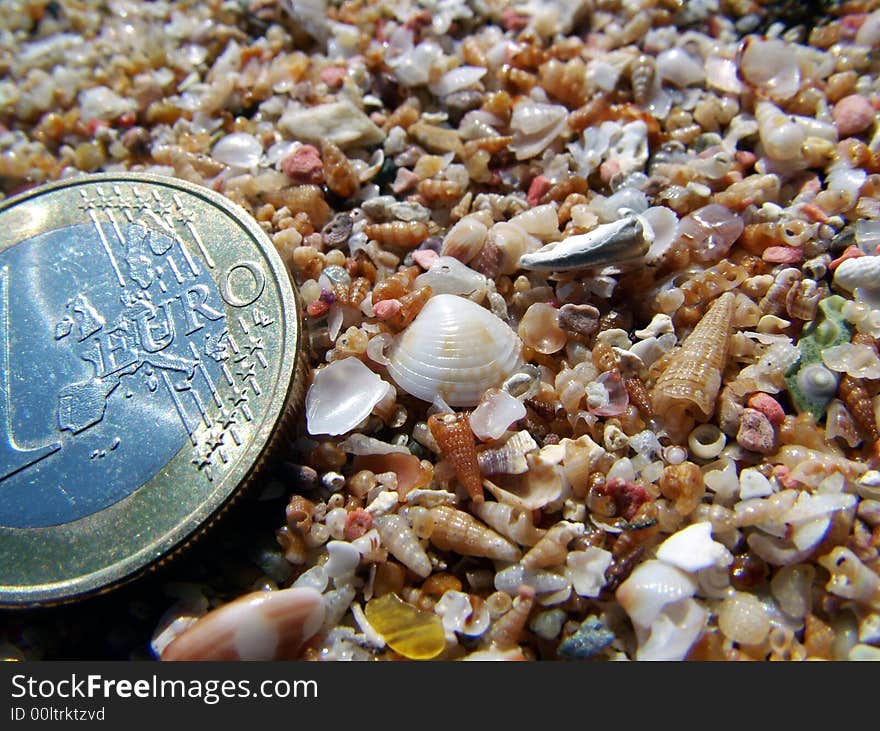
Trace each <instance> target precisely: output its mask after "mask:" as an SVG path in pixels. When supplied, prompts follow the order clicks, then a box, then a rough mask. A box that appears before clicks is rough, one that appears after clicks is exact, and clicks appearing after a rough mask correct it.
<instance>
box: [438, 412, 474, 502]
mask: <svg viewBox="0 0 880 731" xmlns="http://www.w3.org/2000/svg"><path fill="white" fill-rule="evenodd" d="M428 428H429V429H430V430H431V434H433V435H434V439H436V440H437V444H439V445H440V450H441V451H442V452H443V456H444V457H445V458H446V459H448V460H449V462H450V463H451V464H452V467H453V469H454V470H455V476H456V477H457V478H458V481H459V482H461V484H462V485H464V488H465V490H467V492H468V495H470V496H471V500H473V501H474V502H475V503H481V502H483V478H482V476H481V475H480V465H479V463H478V462H477V443H476V440H475V439H474V433H473V432H472V431H471V425H470V421H468V415H467V414H465V413H460V414H431V416H429V417H428Z"/></svg>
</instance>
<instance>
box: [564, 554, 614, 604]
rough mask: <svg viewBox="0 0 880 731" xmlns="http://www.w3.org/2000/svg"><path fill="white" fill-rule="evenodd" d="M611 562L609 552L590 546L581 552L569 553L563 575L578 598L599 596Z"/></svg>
mask: <svg viewBox="0 0 880 731" xmlns="http://www.w3.org/2000/svg"><path fill="white" fill-rule="evenodd" d="M611 561H612V555H611V552H610V551H606V550H605V549H604V548H597V547H596V546H590V547H589V548H587V549H585V550H583V551H571V552H570V553H569V554H568V556H567V557H566V559H565V575H566V576H567V577H568V580H569V581H570V582H571V585H572V587H573V588H574V591H575V593H576V594H577V595H578V596H587V597H597V596H599V592H600V591H602V587H603V586H605V571H607V570H608V567H609V566H611Z"/></svg>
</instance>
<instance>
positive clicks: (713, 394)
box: [651, 292, 736, 421]
mask: <svg viewBox="0 0 880 731" xmlns="http://www.w3.org/2000/svg"><path fill="white" fill-rule="evenodd" d="M735 299H736V295H734V294H733V292H725V293H724V294H722V295H721V296H720V297H719V298H718V299H716V300H715V301H714V302H713V303H712V306H711V307H710V308H709V310H708V311H707V312H706V314H705V315H703V317H702V319H701V320H700V321H699V322H698V323H697V326H696V327H695V328H694V329H693V331H692V332H691V334H690V335H688V337H687V339H686V340H685V341H684V344H683V345H682V347H681V350H680V351H679V352H678V353H677V354H676V355H675V356H674V357H673V358H672V360H671V362H670V363H669V365H668V366H667V367H666V370H664V371H663V373H662V374H661V375H660V377H659V378H658V379H657V383H656V384H655V385H654V388H653V390H652V391H651V402H652V404H653V406H654V412H655V413H657V414H663V415H664V417H665V418H666V420H667V421H670V420H672V419H674V418H675V416H676V415H680V414H682V413H684V412H687V413H688V414H689V415H690V416H692V417H694V418H697V419H703V420H705V419H708V418H709V417H710V416H711V415H712V412H713V411H714V405H715V399H716V398H717V397H718V392H719V391H720V389H721V373H722V371H723V370H724V364H725V363H726V361H727V345H728V342H729V340H730V328H731V323H732V320H733V303H734V300H735Z"/></svg>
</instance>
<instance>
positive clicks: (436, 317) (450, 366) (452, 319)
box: [388, 294, 522, 406]
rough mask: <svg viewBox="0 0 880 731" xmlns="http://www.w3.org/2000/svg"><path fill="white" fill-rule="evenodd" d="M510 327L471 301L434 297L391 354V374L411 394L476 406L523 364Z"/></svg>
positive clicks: (449, 295) (399, 338)
mask: <svg viewBox="0 0 880 731" xmlns="http://www.w3.org/2000/svg"><path fill="white" fill-rule="evenodd" d="M521 351H522V341H521V340H520V339H519V337H518V336H517V334H516V333H515V332H514V331H513V330H512V329H511V327H510V326H509V325H508V324H507V323H506V322H504V321H502V320H501V319H500V318H498V317H496V316H495V315H493V314H492V313H491V312H490V311H489V310H487V309H486V308H485V307H481V306H480V305H478V304H476V303H475V302H471V301H470V300H469V299H465V298H464V297H459V296H457V295H454V294H438V295H434V296H433V297H431V299H429V300H428V302H427V303H426V304H425V306H424V307H423V308H422V310H421V312H419V314H418V316H417V317H416V319H415V320H414V321H413V322H412V324H411V325H409V327H407V328H406V330H404V331H403V332H402V333H400V334H399V335H398V336H397V337H396V338H395V339H394V342H393V343H392V345H391V347H390V348H389V350H388V375H389V376H391V378H393V379H394V382H395V383H396V384H397V385H398V386H400V387H401V388H402V389H403V390H404V391H406V392H407V393H408V394H410V395H412V396H415V397H416V398H420V399H422V400H423V401H428V402H431V401H433V400H434V399H435V398H436V397H437V396H440V397H442V398H443V399H444V400H445V401H446V403H448V404H449V405H450V406H475V405H476V404H478V403H479V401H480V398H481V397H482V396H483V394H484V393H485V392H486V391H487V390H488V389H490V388H492V387H493V386H498V385H500V384H501V383H502V382H503V381H504V380H505V379H506V378H507V377H508V376H509V375H510V374H511V373H513V372H514V371H515V370H516V369H517V368H519V366H520V365H521V363H522V359H521V357H520V353H521Z"/></svg>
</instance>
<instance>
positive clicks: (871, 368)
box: [822, 343, 880, 379]
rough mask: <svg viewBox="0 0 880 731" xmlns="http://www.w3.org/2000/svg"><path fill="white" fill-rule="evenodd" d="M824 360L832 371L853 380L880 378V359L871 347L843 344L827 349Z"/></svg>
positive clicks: (823, 355)
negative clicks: (846, 375)
mask: <svg viewBox="0 0 880 731" xmlns="http://www.w3.org/2000/svg"><path fill="white" fill-rule="evenodd" d="M822 360H823V361H824V362H825V365H827V366H828V367H829V368H830V369H831V370H832V371H837V372H838V373H848V374H849V375H851V376H852V377H853V378H869V379H874V378H880V358H878V357H877V354H876V353H875V352H874V349H873V348H872V347H870V346H869V345H861V344H858V343H843V344H841V345H834V346H832V347H830V348H825V349H824V350H823V351H822Z"/></svg>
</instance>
